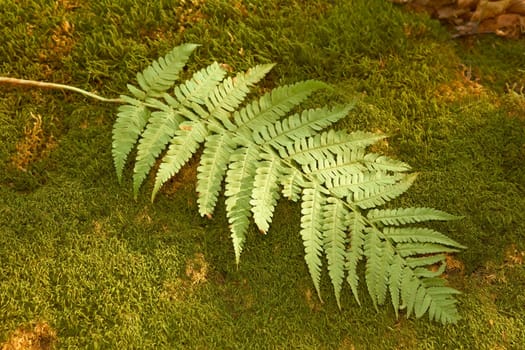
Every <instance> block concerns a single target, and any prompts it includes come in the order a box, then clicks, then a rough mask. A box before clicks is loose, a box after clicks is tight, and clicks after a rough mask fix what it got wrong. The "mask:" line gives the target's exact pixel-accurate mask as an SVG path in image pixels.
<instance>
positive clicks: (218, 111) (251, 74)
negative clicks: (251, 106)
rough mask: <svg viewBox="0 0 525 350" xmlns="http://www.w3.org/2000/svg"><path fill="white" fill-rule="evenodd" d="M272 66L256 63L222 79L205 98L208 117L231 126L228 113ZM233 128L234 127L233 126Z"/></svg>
mask: <svg viewBox="0 0 525 350" xmlns="http://www.w3.org/2000/svg"><path fill="white" fill-rule="evenodd" d="M273 66H274V65H273V64H262V65H257V66H255V67H253V68H251V69H249V70H248V71H246V72H244V73H239V74H237V75H236V76H235V77H233V78H226V79H224V80H223V81H222V83H221V84H220V85H218V86H216V87H215V89H214V90H213V92H212V93H211V94H210V96H209V97H208V98H207V100H206V103H205V104H206V108H207V109H208V112H209V114H210V117H209V118H210V119H215V120H218V121H219V122H221V123H223V125H224V126H225V127H226V128H228V127H229V128H232V126H233V124H232V123H231V121H230V120H229V116H230V113H231V112H234V111H235V110H236V108H237V107H238V106H239V105H240V104H241V103H242V102H243V101H244V99H245V97H246V95H247V94H248V93H249V92H250V87H251V86H253V85H254V84H255V83H257V82H258V81H259V80H261V79H262V78H264V77H265V76H266V74H268V72H269V71H270V70H271V69H272V68H273ZM233 128H234V129H235V126H233Z"/></svg>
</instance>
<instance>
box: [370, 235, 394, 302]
mask: <svg viewBox="0 0 525 350" xmlns="http://www.w3.org/2000/svg"><path fill="white" fill-rule="evenodd" d="M379 234H380V233H379V232H378V231H377V230H375V229H373V228H367V229H366V235H365V242H364V246H363V247H364V249H363V254H364V255H365V257H366V270H365V277H366V286H367V288H368V293H369V294H370V297H371V298H372V302H373V304H374V307H375V308H376V309H377V308H378V305H383V304H384V303H385V300H386V293H387V287H388V272H389V266H390V265H391V263H392V260H393V259H394V253H395V252H394V250H393V249H392V247H391V246H390V245H389V244H387V242H386V241H384V240H383V239H381V237H380V236H379Z"/></svg>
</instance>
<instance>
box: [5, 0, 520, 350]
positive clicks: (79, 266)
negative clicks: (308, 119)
mask: <svg viewBox="0 0 525 350" xmlns="http://www.w3.org/2000/svg"><path fill="white" fill-rule="evenodd" d="M190 9H191V10H192V11H191V12H190ZM197 12H198V14H196V13H197ZM66 23H67V24H66ZM0 24H2V25H0V35H1V36H2V38H3V42H4V43H5V45H3V48H4V49H3V50H1V51H0V62H1V63H0V73H1V74H2V75H9V76H16V77H20V78H30V79H45V80H50V81H54V82H58V83H69V84H72V85H75V86H78V87H81V88H85V89H87V90H90V91H96V92H98V93H100V94H103V95H106V96H108V97H115V96H118V95H119V94H120V93H123V92H125V89H126V87H125V86H126V83H129V82H133V80H134V76H135V74H136V72H137V71H138V70H140V69H142V68H143V67H144V66H145V65H147V64H148V63H149V62H150V61H151V60H152V59H155V58H157V57H159V56H160V55H162V54H164V53H165V52H166V51H167V50H169V49H170V48H171V47H172V46H174V45H176V44H178V43H180V42H183V41H185V42H189V41H192V42H196V43H199V44H201V47H200V48H199V49H198V51H197V53H196V56H195V57H194V58H193V59H192V60H191V63H190V67H189V69H190V70H194V68H195V67H202V66H203V65H204V64H207V63H210V62H211V61H213V60H217V61H220V62H224V63H227V64H229V65H230V66H231V67H232V68H234V69H235V70H242V69H246V68H248V67H250V66H252V65H254V64H256V63H264V62H277V63H278V65H277V67H276V69H275V70H274V72H273V73H272V74H271V75H270V77H269V79H268V80H266V81H265V82H264V83H263V85H264V84H266V85H267V86H274V85H276V84H283V83H290V82H294V81H299V80H305V79H310V78H318V79H322V80H324V81H327V82H329V83H330V84H332V85H334V87H335V88H336V89H335V90H334V92H330V93H326V94H321V95H318V96H317V97H316V98H317V99H318V101H320V102H322V103H326V102H327V101H328V100H338V101H348V100H349V99H350V98H353V97H354V96H356V95H357V96H358V97H359V104H358V108H357V109H356V110H355V112H354V113H353V114H352V115H351V116H350V117H349V118H348V119H347V120H345V121H344V122H343V123H342V125H343V126H344V127H348V128H350V129H356V128H359V129H366V130H372V131H375V130H381V131H384V132H386V133H388V134H390V135H391V137H390V138H389V139H388V142H387V143H386V144H384V145H383V147H384V148H385V149H386V151H387V152H388V153H389V154H390V155H392V156H395V157H398V158H400V159H402V160H404V161H407V162H408V163H410V164H412V165H413V166H414V168H415V169H416V170H417V171H419V172H420V173H421V176H420V178H419V181H418V182H417V183H416V185H415V186H414V187H413V190H412V191H410V192H409V193H408V195H407V196H404V197H403V198H401V199H400V204H401V205H414V204H417V205H425V206H432V207H436V208H439V209H443V210H447V211H449V212H452V213H454V214H459V215H463V216H464V217H465V218H464V219H463V220H462V221H459V222H454V223H447V224H446V225H442V226H441V225H440V226H439V229H440V230H442V231H444V232H447V231H448V232H447V233H448V235H450V236H451V237H452V238H454V239H456V240H458V241H459V242H461V243H463V244H465V245H467V246H468V247H469V249H468V250H467V251H465V252H463V253H461V254H459V255H458V256H456V257H455V258H456V259H457V260H458V261H459V262H461V263H463V265H464V269H463V270H462V272H460V273H459V272H458V273H456V274H455V275H454V274H453V273H452V272H449V274H448V278H449V282H450V283H451V284H452V285H453V286H455V287H458V288H460V289H462V290H463V291H464V294H463V295H462V296H461V299H460V312H461V313H462V315H463V318H464V319H463V320H462V321H460V323H458V324H457V325H454V326H449V327H446V328H444V327H442V326H440V325H437V324H433V323H429V322H428V321H427V320H424V319H422V320H413V319H410V320H406V319H404V318H401V319H399V320H396V319H395V316H394V314H393V312H392V310H391V309H389V308H388V307H386V308H385V309H383V310H381V311H379V312H375V311H373V307H372V306H371V304H370V303H369V301H368V299H367V297H366V295H365V293H363V295H362V300H363V306H362V307H358V306H357V305H356V304H355V302H354V301H353V300H352V299H351V296H350V293H349V291H348V290H345V291H344V293H343V300H342V302H343V307H344V308H343V310H342V311H339V310H338V309H337V306H336V303H335V300H333V298H332V297H331V294H330V293H331V285H330V283H329V281H323V283H322V289H323V295H324V296H325V302H324V303H320V302H319V301H318V300H317V299H316V298H315V293H313V286H312V284H311V281H310V279H309V276H308V274H307V270H306V267H305V266H304V260H303V248H302V245H301V241H300V237H299V236H298V220H297V218H298V215H299V212H298V210H299V208H298V207H297V206H296V205H293V204H289V203H284V202H283V203H280V204H279V206H278V208H277V211H276V217H275V219H274V226H272V228H271V230H270V232H269V234H268V235H266V236H261V235H260V234H258V233H257V231H256V230H255V229H253V231H252V234H251V235H250V236H249V237H248V242H247V245H246V247H245V251H244V254H243V256H242V260H241V264H240V266H239V267H238V268H237V267H236V266H235V262H234V254H233V248H232V244H231V241H230V238H229V233H228V227H227V221H226V219H225V215H224V208H223V207H219V208H218V210H217V211H216V213H215V215H214V218H213V220H211V221H210V220H207V219H204V218H201V217H199V216H198V211H197V208H196V203H195V198H196V196H195V193H194V188H195V186H194V182H192V180H191V176H190V177H188V178H184V179H183V180H180V181H178V183H177V184H176V186H175V184H174V185H173V188H172V190H170V189H169V188H166V190H165V191H164V192H163V193H162V194H161V195H160V196H159V198H158V199H157V201H156V202H155V203H149V202H148V196H147V195H145V192H143V193H142V194H141V195H140V196H139V199H138V201H136V202H135V201H133V199H132V194H131V186H130V181H129V178H127V180H126V181H125V183H124V185H123V186H119V185H118V184H117V181H116V177H115V175H114V169H113V167H112V160H111V126H112V123H113V120H114V115H115V106H108V105H104V104H101V103H99V102H93V101H91V100H87V99H86V98H84V97H82V96H77V95H73V94H72V93H69V92H60V91H45V90H41V91H38V90H29V89H25V88H19V87H8V86H1V87H0V88H1V89H2V92H3V94H2V96H1V97H0V139H1V140H2V142H1V143H0V162H1V164H0V169H2V171H0V198H2V200H1V201H0V227H1V229H0V242H1V243H0V263H1V268H0V291H1V292H0V310H2V312H1V313H0V342H4V341H8V339H9V337H10V336H11V335H12V334H14V332H15V331H16V330H17V329H25V328H24V327H26V325H30V324H38V323H39V322H41V323H42V324H47V325H49V327H50V329H52V330H53V331H54V332H56V338H57V347H58V348H74V347H79V348H96V347H97V346H98V347H101V348H243V347H246V344H251V345H253V347H255V348H275V347H290V348H292V347H293V348H347V349H352V348H355V349H367V348H369V349H391V348H406V349H417V348H428V349H433V348H435V349H437V348H443V347H446V348H479V349H493V348H519V346H520V345H521V344H523V343H525V335H524V333H523V329H525V326H524V323H525V319H524V318H523V314H522V312H521V310H522V307H523V300H522V298H521V297H520V294H519V291H520V290H522V289H523V286H522V284H523V276H524V272H523V268H522V266H523V265H519V264H517V263H514V265H509V257H508V253H507V251H508V249H509V246H511V245H512V244H514V248H513V249H515V250H516V251H517V252H522V251H525V246H524V245H523V244H524V243H523V242H524V240H523V232H525V227H524V224H523V222H525V220H524V219H525V218H524V216H523V215H524V214H523V213H525V203H524V201H523V193H524V190H525V188H524V172H523V166H522V164H523V160H524V147H523V145H524V144H525V134H524V130H525V128H524V122H525V119H524V118H523V115H524V109H523V103H522V97H523V96H520V84H521V85H523V81H522V80H523V79H522V78H523V76H522V75H523V71H522V65H521V63H520V62H521V61H520V57H522V54H521V53H522V52H523V43H522V42H521V41H500V40H499V39H496V38H493V37H487V38H472V39H468V40H466V41H452V40H451V39H450V37H449V34H448V33H447V32H446V31H445V30H444V29H443V28H441V27H440V26H439V23H437V22H435V21H432V20H430V19H429V18H428V17H426V16H425V15H420V14H414V13H409V12H406V11H404V10H403V9H401V8H398V7H396V6H394V5H392V4H391V3H389V2H387V1H378V2H368V1H364V0H355V1H318V2H304V1H262V0H261V1H250V2H247V1H219V0H208V1H181V2H179V1H164V2H157V3H152V2H149V1H127V0H119V1H100V2H96V3H91V2H86V1H80V0H73V1H56V2H42V1H36V0H26V1H22V2H13V1H11V2H7V4H5V5H4V6H2V8H1V9H0ZM68 25H69V26H68ZM181 27H184V28H181ZM465 72H466V73H465ZM506 86H512V88H511V89H509V88H508V87H506ZM31 113H33V115H40V116H42V126H43V130H44V135H53V140H54V141H55V142H56V146H54V147H52V148H49V151H48V152H44V153H38V152H37V153H36V157H35V158H34V159H32V161H31V162H30V163H28V164H27V168H26V171H25V172H24V171H20V170H17V169H16V168H12V167H10V166H9V163H10V162H11V159H12V157H13V156H15V155H16V152H17V143H18V142H19V141H20V140H21V139H23V138H24V135H25V134H24V127H25V126H26V125H31V120H32V119H31ZM46 132H47V134H46ZM128 171H130V169H128ZM193 181H194V180H193ZM146 190H147V188H146V189H144V191H146ZM196 257H199V259H201V258H202V259H201V260H198V261H199V262H200V265H199V266H201V267H202V266H206V274H205V278H204V277H203V278H200V279H199V281H200V282H199V283H193V280H194V279H195V276H197V275H196V274H195V273H191V272H190V273H188V272H187V271H189V270H188V266H193V267H192V268H191V269H193V271H194V272H195V271H197V272H198V271H201V272H202V270H201V269H198V268H197V267H198V266H197V265H198V264H196V262H195V261H196V260H195V259H196ZM203 262H205V264H204V263H203ZM191 269H190V270H191ZM201 275H202V274H199V275H198V276H201ZM201 277H202V276H201ZM192 278H193V279H192ZM312 295H313V296H312Z"/></svg>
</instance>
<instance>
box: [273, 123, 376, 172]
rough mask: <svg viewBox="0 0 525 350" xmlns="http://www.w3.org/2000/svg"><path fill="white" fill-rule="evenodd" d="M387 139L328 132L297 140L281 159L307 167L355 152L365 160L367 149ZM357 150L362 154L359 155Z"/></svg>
mask: <svg viewBox="0 0 525 350" xmlns="http://www.w3.org/2000/svg"><path fill="white" fill-rule="evenodd" d="M385 137H386V136H385V135H379V134H374V133H368V132H362V131H356V132H352V133H348V132H347V131H345V130H328V131H325V132H322V133H319V134H316V135H314V136H311V137H306V138H303V139H300V140H297V141H296V142H294V144H293V145H289V146H287V149H286V153H284V152H283V153H282V154H281V157H283V158H290V159H293V160H294V161H295V162H297V163H299V164H301V165H306V164H311V163H315V162H317V161H318V160H319V159H325V158H333V156H334V155H338V154H339V155H340V154H344V153H345V152H348V150H353V152H354V153H355V154H360V155H361V158H364V155H365V154H364V149H365V147H366V146H369V145H372V144H374V143H376V142H377V141H379V140H382V139H384V138H385ZM357 150H360V152H359V153H357ZM357 160H358V157H357V156H356V155H354V157H352V159H351V161H353V162H355V161H357Z"/></svg>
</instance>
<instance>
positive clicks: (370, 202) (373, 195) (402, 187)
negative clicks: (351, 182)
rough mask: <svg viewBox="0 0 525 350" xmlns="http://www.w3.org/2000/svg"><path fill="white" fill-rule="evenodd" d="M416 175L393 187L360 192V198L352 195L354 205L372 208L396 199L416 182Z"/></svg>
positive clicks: (411, 175) (409, 176)
mask: <svg viewBox="0 0 525 350" xmlns="http://www.w3.org/2000/svg"><path fill="white" fill-rule="evenodd" d="M416 177H417V174H410V175H408V176H406V177H405V178H404V179H403V180H401V181H399V182H397V183H396V184H393V185H386V186H381V187H380V188H374V189H373V190H372V191H370V192H368V193H367V192H362V194H363V196H362V197H357V198H356V196H355V195H354V201H353V202H354V204H356V205H357V206H359V207H360V208H363V209H369V208H373V207H376V206H379V205H383V204H385V203H386V202H388V201H390V200H392V199H394V198H396V197H398V196H399V195H401V194H403V193H405V192H406V191H407V190H408V189H409V188H410V186H412V184H413V183H414V181H415V180H416Z"/></svg>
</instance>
